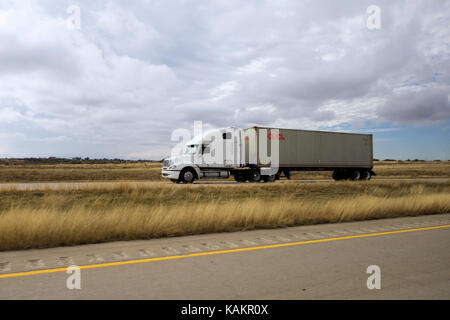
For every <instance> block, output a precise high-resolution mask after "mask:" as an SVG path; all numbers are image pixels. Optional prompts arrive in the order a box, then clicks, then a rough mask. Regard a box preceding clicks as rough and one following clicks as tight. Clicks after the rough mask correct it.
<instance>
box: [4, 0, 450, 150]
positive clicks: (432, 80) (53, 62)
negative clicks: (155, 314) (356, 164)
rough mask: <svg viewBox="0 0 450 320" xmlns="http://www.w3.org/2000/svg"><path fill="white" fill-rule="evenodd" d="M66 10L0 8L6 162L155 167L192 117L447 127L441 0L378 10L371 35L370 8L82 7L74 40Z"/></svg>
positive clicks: (449, 13)
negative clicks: (25, 159)
mask: <svg viewBox="0 0 450 320" xmlns="http://www.w3.org/2000/svg"><path fill="white" fill-rule="evenodd" d="M71 4H72V3H69V2H68V1H58V2H54V1H27V2H23V1H8V2H4V3H2V4H1V5H0V18H1V19H0V22H1V23H0V135H1V137H2V140H1V141H0V150H6V149H7V150H8V154H11V153H13V154H14V153H16V154H20V155H28V156H33V155H34V156H37V155H39V154H41V153H42V154H44V153H45V154H50V155H52V154H54V155H57V156H69V155H74V156H76V155H83V156H90V157H94V156H99V157H103V156H112V157H135V156H144V155H149V156H150V155H151V156H154V157H155V158H159V157H162V156H164V154H157V153H158V152H160V153H163V152H165V150H166V149H165V148H167V147H169V146H170V145H171V142H170V134H171V132H172V131H173V130H174V129H176V128H180V127H184V128H190V127H191V126H192V124H193V121H194V120H202V121H203V122H204V123H205V124H206V125H208V126H216V127H225V126H231V125H234V126H243V127H244V126H248V125H254V124H260V125H267V126H270V125H274V126H275V125H276V126H280V127H294V128H295V127H297V128H305V129H318V128H322V127H333V126H334V127H339V126H342V125H343V124H350V125H351V126H354V127H355V128H360V127H361V126H364V124H365V123H367V122H368V121H370V122H373V123H381V122H392V123H396V124H397V123H398V124H400V123H401V124H405V125H421V124H434V123H440V122H441V121H442V120H445V119H448V100H445V98H444V95H445V92H449V83H450V82H449V81H450V75H449V74H448V72H446V71H445V70H448V63H449V62H448V57H449V53H450V52H449V43H450V30H449V29H448V27H447V21H448V18H449V17H450V5H449V4H448V3H442V1H439V0H436V1H425V0H424V1H417V2H415V3H414V4H411V3H410V2H408V1H395V2H392V1H379V6H380V7H381V9H382V28H381V30H377V31H374V30H368V29H367V28H366V18H367V14H366V8H367V6H368V5H370V4H372V2H371V1H346V2H339V4H336V2H335V1H331V0H329V1H328V0H327V1H320V2H318V1H302V2H298V1H277V2H274V1H256V0H253V1H245V3H243V2H242V1H237V0H230V1H214V2H194V1H181V0H180V1H170V2H167V1H159V0H155V1H145V0H142V1H133V2H131V3H130V2H119V1H116V2H102V1H78V2H77V5H79V6H80V9H81V30H73V31H71V30H68V28H67V27H66V19H67V17H68V14H67V12H66V9H67V7H68V6H69V5H71ZM405 88H406V89H405ZM405 90H409V91H405ZM414 90H419V91H417V92H416V91H414ZM419 92H420V93H419ZM407 97H408V99H406V100H411V101H410V102H411V103H405V102H404V100H405V98H407ZM62 137H63V138H62ZM32 141H34V142H35V143H39V147H38V146H35V144H33V143H32ZM151 148H153V151H151ZM149 150H150V151H149ZM41 151H42V152H41ZM0 156H2V154H0Z"/></svg>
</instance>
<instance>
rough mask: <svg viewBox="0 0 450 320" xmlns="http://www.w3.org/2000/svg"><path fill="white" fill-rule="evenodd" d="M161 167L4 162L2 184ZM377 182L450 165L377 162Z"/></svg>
mask: <svg viewBox="0 0 450 320" xmlns="http://www.w3.org/2000/svg"><path fill="white" fill-rule="evenodd" d="M161 166H162V164H161V163H153V162H139V163H105V164H26V163H24V164H21V163H19V164H14V165H11V164H8V165H6V164H5V163H3V162H0V182H50V181H119V180H120V181H163V179H162V178H161ZM374 171H375V172H376V173H377V175H376V176H375V179H376V178H427V177H447V178H449V177H450V162H449V161H442V162H413V161H410V162H405V161H404V162H392V161H391V162H390V161H376V162H374ZM292 178H293V179H330V178H331V172H327V171H324V172H321V171H312V172H306V171H302V172H294V173H293V175H292Z"/></svg>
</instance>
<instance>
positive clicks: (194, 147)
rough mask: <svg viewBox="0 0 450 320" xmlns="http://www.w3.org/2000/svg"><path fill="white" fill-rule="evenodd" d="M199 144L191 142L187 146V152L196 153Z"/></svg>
mask: <svg viewBox="0 0 450 320" xmlns="http://www.w3.org/2000/svg"><path fill="white" fill-rule="evenodd" d="M197 149H198V146H197V145H195V144H191V145H188V146H187V149H186V152H185V154H196V153H197Z"/></svg>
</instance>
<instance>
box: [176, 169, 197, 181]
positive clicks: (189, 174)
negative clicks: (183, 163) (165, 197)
mask: <svg viewBox="0 0 450 320" xmlns="http://www.w3.org/2000/svg"><path fill="white" fill-rule="evenodd" d="M194 180H195V172H194V170H192V169H190V168H189V169H186V170H183V171H181V174H180V179H179V181H180V182H183V183H192V182H194Z"/></svg>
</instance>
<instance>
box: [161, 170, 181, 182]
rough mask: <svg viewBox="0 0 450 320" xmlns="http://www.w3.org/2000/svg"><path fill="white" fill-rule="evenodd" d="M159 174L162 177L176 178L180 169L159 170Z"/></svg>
mask: <svg viewBox="0 0 450 320" xmlns="http://www.w3.org/2000/svg"><path fill="white" fill-rule="evenodd" d="M161 175H162V177H163V178H166V179H171V180H178V178H179V177H180V170H164V169H163V170H161Z"/></svg>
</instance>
